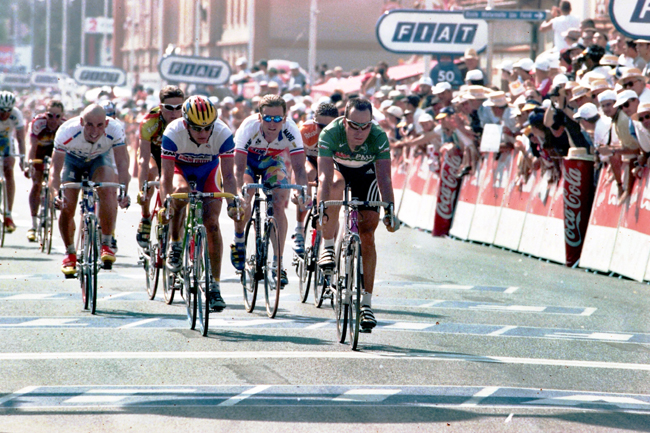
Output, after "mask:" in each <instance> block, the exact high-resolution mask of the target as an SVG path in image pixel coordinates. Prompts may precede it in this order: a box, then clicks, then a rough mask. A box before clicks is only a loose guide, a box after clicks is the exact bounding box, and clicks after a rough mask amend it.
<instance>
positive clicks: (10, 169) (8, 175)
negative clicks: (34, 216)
mask: <svg viewBox="0 0 650 433" xmlns="http://www.w3.org/2000/svg"><path fill="white" fill-rule="evenodd" d="M15 163H16V158H14V157H13V156H8V157H6V158H5V161H4V167H3V169H4V172H5V180H6V182H7V204H8V205H9V213H10V214H11V211H12V210H13V207H14V197H15V195H16V180H15V178H14V165H15Z"/></svg>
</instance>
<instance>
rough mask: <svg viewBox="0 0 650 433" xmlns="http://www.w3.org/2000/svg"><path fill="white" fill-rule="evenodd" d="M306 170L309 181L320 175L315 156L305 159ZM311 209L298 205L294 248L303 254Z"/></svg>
mask: <svg viewBox="0 0 650 433" xmlns="http://www.w3.org/2000/svg"><path fill="white" fill-rule="evenodd" d="M305 171H306V172H307V182H314V181H315V180H316V177H317V176H318V166H317V160H316V158H314V157H307V160H306V161H305ZM294 183H295V181H294ZM308 212H309V211H308V210H307V209H305V210H300V206H296V230H295V233H294V234H293V238H294V246H293V250H294V251H296V252H297V253H298V254H302V252H304V250H305V240H304V239H303V232H304V228H305V226H304V224H305V217H306V216H307V213H308Z"/></svg>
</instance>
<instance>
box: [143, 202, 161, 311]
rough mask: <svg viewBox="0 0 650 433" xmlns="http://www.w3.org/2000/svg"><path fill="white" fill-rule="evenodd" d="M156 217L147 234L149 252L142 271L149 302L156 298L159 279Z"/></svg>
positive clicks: (145, 256) (145, 257)
mask: <svg viewBox="0 0 650 433" xmlns="http://www.w3.org/2000/svg"><path fill="white" fill-rule="evenodd" d="M157 233H158V217H157V216H156V215H155V214H154V215H153V217H152V221H151V232H150V233H149V248H148V249H149V251H148V254H145V255H144V270H145V272H146V274H147V295H149V299H150V300H151V301H153V300H154V298H155V297H156V291H157V290H158V281H159V279H160V260H159V259H160V243H159V242H158V236H157Z"/></svg>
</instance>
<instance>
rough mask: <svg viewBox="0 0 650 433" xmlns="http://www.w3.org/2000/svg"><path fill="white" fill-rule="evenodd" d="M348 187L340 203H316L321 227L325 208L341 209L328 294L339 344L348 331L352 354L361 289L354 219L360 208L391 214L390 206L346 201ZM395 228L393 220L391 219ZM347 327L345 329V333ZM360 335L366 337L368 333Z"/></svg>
mask: <svg viewBox="0 0 650 433" xmlns="http://www.w3.org/2000/svg"><path fill="white" fill-rule="evenodd" d="M350 196H351V190H350V186H349V185H348V184H347V183H346V185H345V193H344V196H343V197H344V200H327V201H322V202H320V205H319V222H320V224H322V222H323V216H324V213H325V208H327V207H328V206H342V207H343V220H344V221H345V224H344V225H343V231H342V232H341V233H339V238H338V241H337V243H336V267H335V269H334V274H333V275H332V278H331V285H330V290H332V293H333V297H334V317H335V319H336V334H337V338H338V341H339V343H345V340H346V337H347V335H346V334H347V333H348V330H349V337H350V340H349V343H350V347H351V349H352V350H356V349H357V346H358V343H359V332H360V323H361V294H362V293H363V292H364V288H363V261H362V257H361V238H360V237H359V229H358V215H359V207H360V206H368V207H383V208H384V211H385V212H387V213H388V214H389V215H394V214H393V204H392V203H386V202H382V201H361V200H355V199H353V198H351V197H350ZM391 220H392V224H393V225H394V224H395V218H394V217H393V218H391ZM348 327H349V329H348ZM361 332H366V333H369V332H370V330H363V331H361Z"/></svg>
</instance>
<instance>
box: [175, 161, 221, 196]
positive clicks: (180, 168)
mask: <svg viewBox="0 0 650 433" xmlns="http://www.w3.org/2000/svg"><path fill="white" fill-rule="evenodd" d="M174 174H180V175H181V176H183V178H185V180H186V181H187V182H188V183H189V182H196V190H197V191H200V192H221V188H220V186H221V181H220V179H219V177H220V173H219V162H218V160H217V161H216V163H215V162H213V163H209V164H202V165H192V164H179V163H178V162H177V163H176V165H175V166H174Z"/></svg>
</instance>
